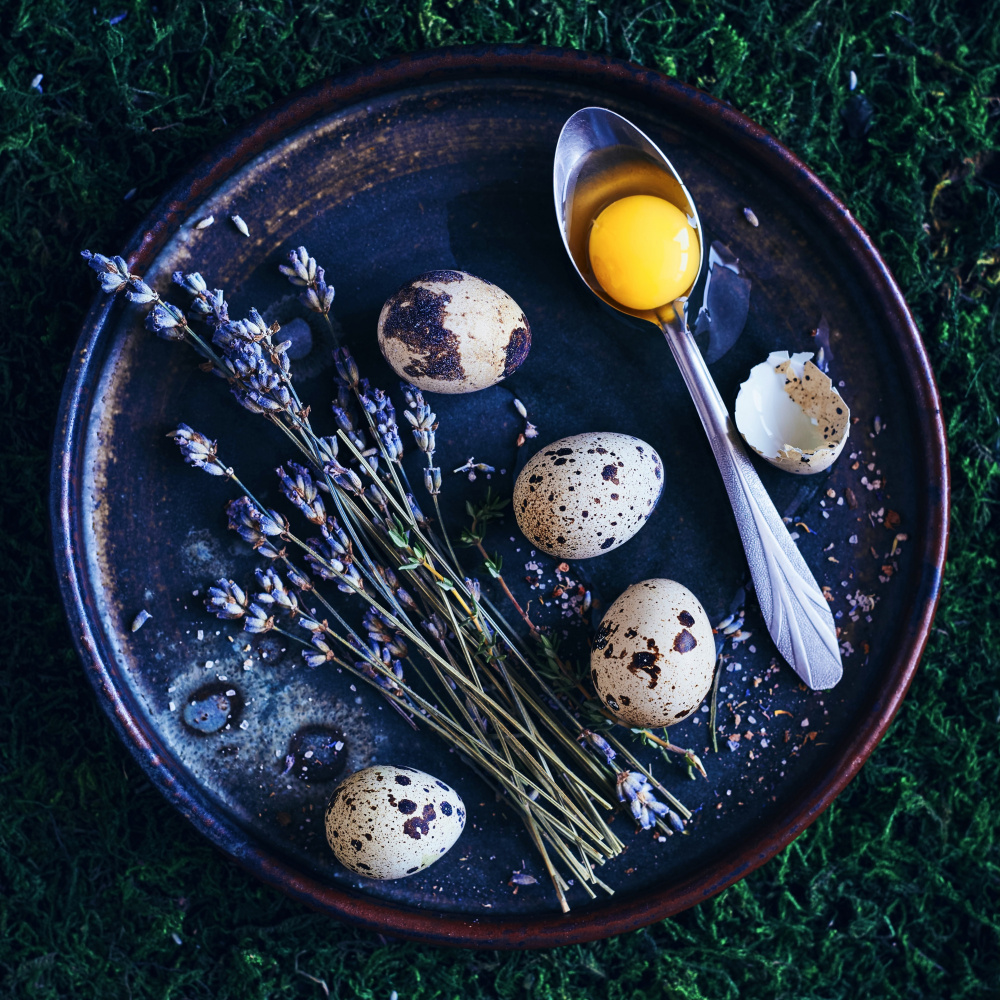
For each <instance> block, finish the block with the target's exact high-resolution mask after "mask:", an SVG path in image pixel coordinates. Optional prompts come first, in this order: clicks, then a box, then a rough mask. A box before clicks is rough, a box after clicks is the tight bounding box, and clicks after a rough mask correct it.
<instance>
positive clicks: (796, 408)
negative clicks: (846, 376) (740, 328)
mask: <svg viewBox="0 0 1000 1000" xmlns="http://www.w3.org/2000/svg"><path fill="white" fill-rule="evenodd" d="M811 358H812V354H809V353H801V354H793V355H791V356H789V354H788V351H772V352H771V353H770V354H769V355H768V358H767V361H765V362H763V363H761V364H759V365H755V366H754V368H753V369H752V370H751V372H750V377H749V378H748V379H747V380H746V382H744V383H743V384H742V385H741V386H740V391H739V395H737V397H736V426H737V428H738V429H739V432H740V433H741V434H742V435H743V438H744V440H745V441H746V442H747V444H749V445H750V447H751V448H753V450H754V451H755V452H757V454H758V455H760V456H762V457H763V458H765V459H767V461H768V462H770V463H771V464H772V465H775V466H777V467H778V468H779V469H784V470H785V471H786V472H793V473H795V474H797V475H810V474H811V473H814V472H822V471H823V470H824V469H828V468H829V467H830V466H831V465H832V464H833V463H834V462H835V461H836V459H837V456H838V455H839V454H840V453H841V451H843V449H844V444H845V443H846V442H847V438H848V436H849V434H850V425H851V411H850V409H849V408H848V406H847V403H845V402H844V400H843V397H842V396H841V395H840V393H839V392H838V391H837V389H836V388H834V385H833V383H832V382H831V381H830V378H829V376H827V375H825V374H824V373H823V372H822V371H820V369H819V368H817V367H816V365H814V364H813V363H812V361H811V360H810V359H811Z"/></svg>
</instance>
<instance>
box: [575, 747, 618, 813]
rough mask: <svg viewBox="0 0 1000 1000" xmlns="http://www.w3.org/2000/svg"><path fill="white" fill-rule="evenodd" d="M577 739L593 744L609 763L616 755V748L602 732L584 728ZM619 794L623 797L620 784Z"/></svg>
mask: <svg viewBox="0 0 1000 1000" xmlns="http://www.w3.org/2000/svg"><path fill="white" fill-rule="evenodd" d="M577 740H578V741H579V742H581V743H583V745H584V746H591V747H593V748H594V749H595V750H598V751H599V752H600V753H602V754H604V759H605V760H606V761H607V762H608V763H609V764H610V763H611V762H612V761H613V760H614V759H615V756H616V755H615V749H614V747H613V746H611V744H610V743H608V741H607V740H606V739H605V738H604V737H603V736H601V734H600V733H595V732H592V731H591V730H589V729H582V730H581V731H580V735H579V736H577ZM622 773H623V774H628V773H630V772H627V771H624V772H622ZM618 794H619V798H621V788H620V786H619V792H618ZM621 801H622V802H624V801H625V800H624V799H621Z"/></svg>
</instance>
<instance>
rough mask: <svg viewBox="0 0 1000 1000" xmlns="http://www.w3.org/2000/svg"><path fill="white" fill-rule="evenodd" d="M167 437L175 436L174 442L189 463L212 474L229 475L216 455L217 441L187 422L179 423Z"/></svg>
mask: <svg viewBox="0 0 1000 1000" xmlns="http://www.w3.org/2000/svg"><path fill="white" fill-rule="evenodd" d="M167 437H168V438H173V440H174V443H175V444H177V445H178V446H179V447H180V449H181V455H182V456H183V457H184V461H185V462H187V463H188V465H193V466H195V468H198V469H204V470H205V471H206V472H207V473H208V474H209V475H210V476H225V475H227V469H226V467H225V466H224V465H223V464H222V463H221V462H220V461H219V460H218V458H217V457H216V451H217V449H218V442H217V441H210V440H209V439H208V438H207V437H205V435H204V434H199V433H198V431H195V430H192V429H191V428H190V427H188V425H187V424H178V425H177V429H176V430H173V431H171V432H170V433H169V434H168V435H167Z"/></svg>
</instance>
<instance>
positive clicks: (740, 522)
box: [662, 307, 844, 689]
mask: <svg viewBox="0 0 1000 1000" xmlns="http://www.w3.org/2000/svg"><path fill="white" fill-rule="evenodd" d="M675 314H676V315H675V318H673V319H671V320H670V321H668V322H666V323H663V324H662V328H663V334H664V336H665V337H666V339H667V343H668V344H669V345H670V350H671V353H672V354H673V356H674V360H675V361H676V362H677V366H678V367H679V368H680V370H681V375H682V376H683V378H684V382H685V384H686V385H687V387H688V392H690V393H691V398H692V399H693V400H694V405H695V408H696V409H697V411H698V416H699V417H700V418H701V423H702V426H703V427H704V428H705V433H706V434H707V435H708V440H709V442H710V444H711V446H712V451H713V452H714V453H715V460H716V462H718V464H719V471H720V472H721V473H722V479H723V482H724V483H725V486H726V492H727V493H728V494H729V502H730V503H731V504H732V507H733V513H734V514H735V515H736V526H737V528H739V532H740V537H741V538H742V539H743V548H744V549H745V550H746V555H747V562H748V563H749V564H750V575H751V576H752V577H753V582H754V587H755V589H756V592H757V600H758V602H759V603H760V610H761V612H762V613H763V615H764V620H765V621H766V622H767V630H768V632H770V633H771V638H772V639H773V640H774V642H775V644H776V645H777V647H778V651H779V652H780V653H781V655H782V656H783V657H784V658H785V659H786V660H787V661H788V662H789V664H790V665H791V667H792V669H793V670H794V671H795V672H796V673H797V674H798V675H799V677H801V678H802V680H803V681H805V683H806V684H808V685H809V687H811V688H814V689H818V688H832V687H833V686H834V685H835V684H836V683H837V681H839V680H840V678H841V676H842V674H843V672H844V668H843V666H842V664H841V661H840V647H839V645H838V643H837V630H836V626H835V625H834V621H833V615H832V614H831V612H830V606H829V604H828V603H827V601H826V599H825V598H824V597H823V592H822V591H821V590H820V588H819V584H817V583H816V578H815V577H814V576H813V575H812V572H811V571H810V569H809V567H808V566H807V565H806V561H805V559H803V558H802V554H801V553H800V552H799V550H798V548H797V547H796V545H795V543H794V542H793V541H792V539H791V537H790V536H789V534H788V529H787V528H786V527H785V525H784V522H783V521H782V520H781V517H780V516H779V515H778V512H777V510H776V509H775V507H774V504H773V503H772V502H771V498H770V497H769V496H768V495H767V491H766V490H765V489H764V484H763V483H762V482H761V481H760V477H759V476H758V475H757V472H756V470H755V469H754V467H753V465H752V463H751V462H750V459H749V457H748V456H747V454H746V451H745V450H744V449H743V446H742V444H740V442H739V440H738V437H737V431H736V427H735V425H734V423H733V420H732V418H731V417H730V415H729V410H728V409H727V408H726V404H725V403H724V402H723V401H722V396H721V395H719V390H718V388H717V387H716V385H715V381H714V380H713V378H712V376H711V374H710V372H709V370H708V365H706V364H705V359H704V358H703V357H702V354H701V351H700V350H699V349H698V345H697V344H696V343H695V341H694V337H693V336H692V335H691V333H690V331H689V330H688V327H687V323H686V321H685V319H684V309H683V308H682V307H680V308H677V309H676V310H675Z"/></svg>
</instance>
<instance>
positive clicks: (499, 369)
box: [378, 271, 531, 393]
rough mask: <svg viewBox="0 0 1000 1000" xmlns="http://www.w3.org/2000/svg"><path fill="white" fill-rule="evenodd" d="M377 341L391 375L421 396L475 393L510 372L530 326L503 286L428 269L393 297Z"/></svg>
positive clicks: (520, 359) (380, 323)
mask: <svg viewBox="0 0 1000 1000" xmlns="http://www.w3.org/2000/svg"><path fill="white" fill-rule="evenodd" d="M378 343H379V347H380V348H381V350H382V354H383V355H384V356H385V359H386V361H388V362H389V364H390V365H391V366H392V369H393V371H395V372H396V374H397V375H398V376H399V377H400V378H402V379H405V380H406V381H408V382H412V383H413V384H414V385H415V386H417V387H418V388H419V389H422V390H423V391H425V392H443V393H462V392H476V391H477V390H479V389H485V388H487V387H488V386H491V385H495V384H496V383H497V382H499V381H500V380H501V379H502V378H505V377H506V376H508V375H510V374H511V373H512V372H514V371H516V370H517V368H518V367H519V366H520V365H521V363H522V362H523V361H524V359H525V358H526V357H527V356H528V350H529V349H530V347H531V328H530V326H529V325H528V320H527V319H526V317H525V315H524V312H523V311H522V309H521V307H520V306H519V305H518V304H517V303H516V302H515V301H514V300H513V299H512V298H511V297H510V296H509V295H508V294H507V293H506V292H505V291H504V290H503V289H502V288H498V287H497V286H496V285H494V284H492V283H491V282H489V281H485V280H483V279H482V278H477V277H476V276H475V275H472V274H467V273H466V272H464V271H429V272H428V273H426V274H422V275H420V276H419V277H417V278H414V279H413V280H412V281H408V282H407V283H406V284H405V285H403V287H402V288H400V289H399V291H398V292H396V293H395V294H394V295H392V296H391V297H390V298H389V299H388V300H387V301H386V303H385V305H384V306H382V312H381V314H380V315H379V318H378Z"/></svg>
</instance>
